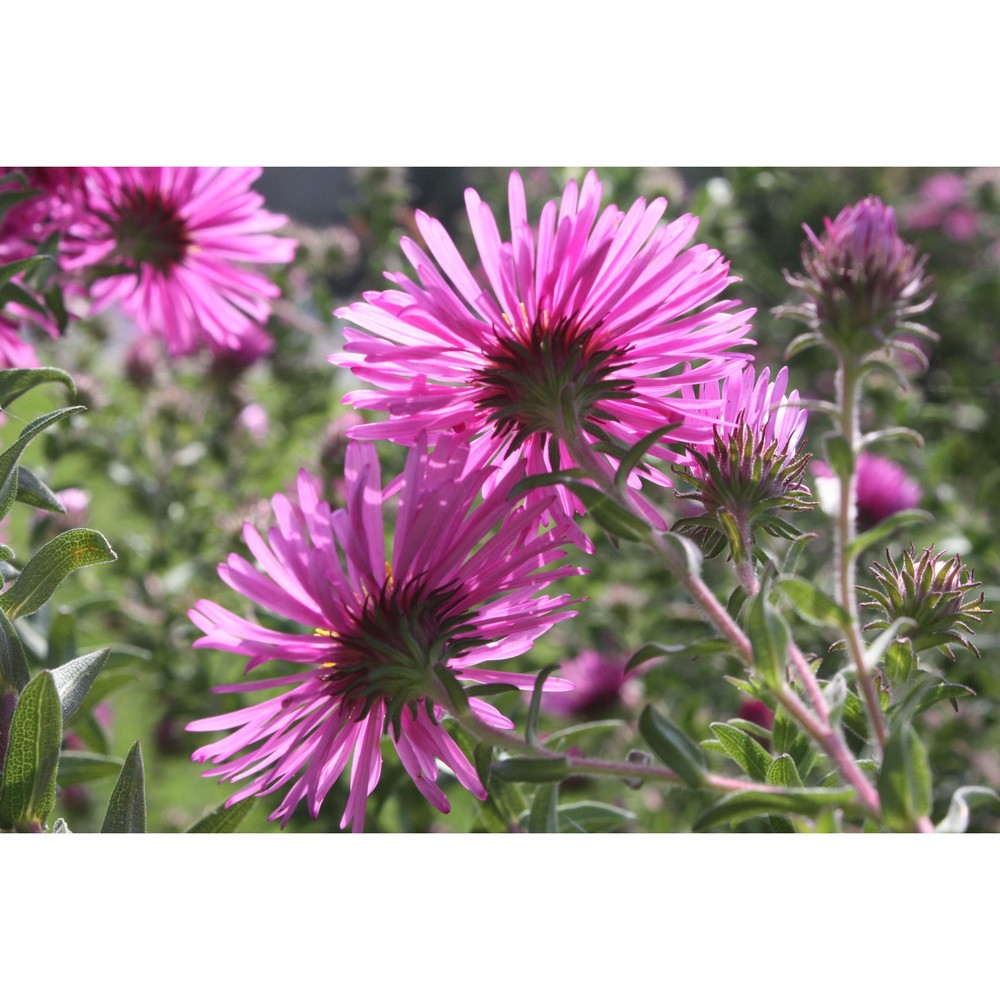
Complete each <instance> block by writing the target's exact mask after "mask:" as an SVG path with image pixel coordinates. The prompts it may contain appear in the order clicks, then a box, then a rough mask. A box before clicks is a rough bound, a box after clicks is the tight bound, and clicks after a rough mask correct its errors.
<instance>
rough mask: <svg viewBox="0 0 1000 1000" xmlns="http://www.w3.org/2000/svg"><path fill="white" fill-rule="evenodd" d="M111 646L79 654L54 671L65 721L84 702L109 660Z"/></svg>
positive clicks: (53, 676) (53, 675) (53, 677)
mask: <svg viewBox="0 0 1000 1000" xmlns="http://www.w3.org/2000/svg"><path fill="white" fill-rule="evenodd" d="M110 652H111V647H110V646H107V647H105V648H104V649H98V650H96V651H95V652H93V653H85V654H84V655H83V656H78V657H77V658H76V659H75V660H70V661H69V663H64V664H63V665H62V666H61V667H56V669H55V670H53V671H52V679H53V680H54V681H55V684H56V690H57V691H58V692H59V701H60V703H61V704H62V718H63V723H66V722H68V721H69V720H70V719H71V718H72V717H73V715H74V714H75V713H76V711H77V710H78V709H79V708H80V706H81V705H82V704H83V702H84V699H85V698H86V697H87V693H88V692H89V691H90V686H91V685H92V684H93V683H94V680H95V679H96V677H97V675H98V674H99V673H100V672H101V670H102V669H103V668H104V664H105V663H107V662H108V654H109V653H110Z"/></svg>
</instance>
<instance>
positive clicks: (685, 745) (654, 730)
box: [639, 705, 706, 788]
mask: <svg viewBox="0 0 1000 1000" xmlns="http://www.w3.org/2000/svg"><path fill="white" fill-rule="evenodd" d="M639 732H640V733H641V734H642V738H643V739H644V740H645V741H646V742H647V743H648V744H649V747H650V749H651V750H652V751H653V753H655V754H656V756H657V757H659V758H660V760H662V761H663V763H664V764H666V765H667V767H669V768H670V769H671V770H673V771H675V772H676V773H677V776H678V777H679V778H681V779H683V780H684V781H685V782H687V784H689V785H691V786H692V787H693V788H697V787H699V786H700V785H703V784H704V783H705V772H706V767H705V755H704V754H703V753H702V750H701V747H699V746H698V744H697V743H695V742H694V740H692V739H691V738H690V737H689V736H688V735H687V734H686V733H684V732H683V731H682V730H680V729H678V728H677V726H675V725H674V724H673V723H672V722H671V721H670V720H669V719H667V718H666V717H665V716H662V715H660V713H659V712H657V711H656V709H655V708H653V707H652V706H651V705H647V706H646V707H645V708H644V709H643V711H642V715H640V716H639Z"/></svg>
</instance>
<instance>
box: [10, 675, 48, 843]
mask: <svg viewBox="0 0 1000 1000" xmlns="http://www.w3.org/2000/svg"><path fill="white" fill-rule="evenodd" d="M61 743H62V711H61V709H60V707H59V695H58V694H57V693H56V686H55V682H54V681H53V680H52V675H51V674H50V673H49V672H48V671H42V672H41V673H40V674H38V676H37V677H35V678H34V680H32V681H31V682H30V683H29V684H28V685H27V687H25V689H24V690H23V691H22V692H21V697H20V698H19V699H18V702H17V708H16V709H15V710H14V717H13V719H12V720H11V727H10V742H9V744H8V747H7V760H6V763H5V766H4V773H3V784H2V787H0V828H3V829H11V828H16V829H18V830H40V829H41V828H42V826H43V825H44V823H45V820H46V819H47V818H48V815H49V813H50V812H51V811H52V807H53V806H54V805H55V801H56V769H57V767H58V764H59V746H60V744H61Z"/></svg>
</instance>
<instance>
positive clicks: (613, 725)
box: [541, 719, 625, 746]
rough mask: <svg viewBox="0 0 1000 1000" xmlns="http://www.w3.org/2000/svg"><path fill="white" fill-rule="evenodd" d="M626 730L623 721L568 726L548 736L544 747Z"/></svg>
mask: <svg viewBox="0 0 1000 1000" xmlns="http://www.w3.org/2000/svg"><path fill="white" fill-rule="evenodd" d="M623 728H625V723H624V722H623V721H622V720H621V719H597V720H595V721H594V722H581V723H580V724H579V725H576V726H567V727H566V728H565V729H560V730H558V731H557V732H554V733H552V735H551V736H546V737H545V739H544V740H542V741H541V742H542V746H550V745H552V744H556V743H561V744H565V742H566V741H567V740H578V739H580V737H582V736H592V735H593V734H594V733H611V732H614V731H615V730H616V729H623Z"/></svg>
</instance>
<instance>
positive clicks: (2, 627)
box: [0, 610, 30, 765]
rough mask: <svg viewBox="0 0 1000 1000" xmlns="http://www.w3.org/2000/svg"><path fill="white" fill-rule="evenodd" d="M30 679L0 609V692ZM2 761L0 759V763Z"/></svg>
mask: <svg viewBox="0 0 1000 1000" xmlns="http://www.w3.org/2000/svg"><path fill="white" fill-rule="evenodd" d="M29 680H30V675H29V673H28V660H27V658H26V657H25V655H24V647H22V645H21V639H20V637H19V636H18V634H17V629H15V628H14V626H13V625H11V623H10V619H9V618H8V617H7V616H6V615H5V614H4V613H3V611H2V610H0V694H3V692H4V690H5V689H6V690H10V691H22V690H23V689H24V687H25V685H26V684H27V683H28V681H29ZM2 764H3V761H2V760H0V765H2Z"/></svg>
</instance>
